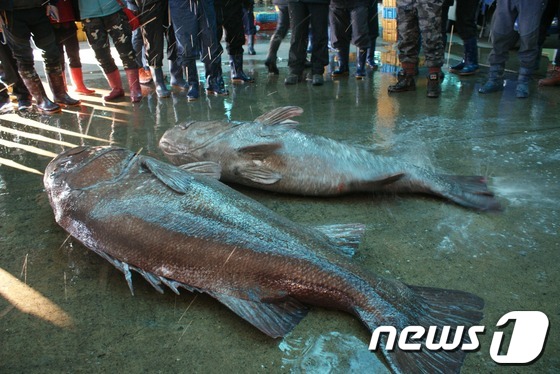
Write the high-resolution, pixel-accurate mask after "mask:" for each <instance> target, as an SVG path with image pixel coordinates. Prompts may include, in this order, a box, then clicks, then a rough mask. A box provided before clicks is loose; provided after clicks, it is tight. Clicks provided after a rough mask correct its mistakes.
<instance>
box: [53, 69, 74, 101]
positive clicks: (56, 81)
mask: <svg viewBox="0 0 560 374" xmlns="http://www.w3.org/2000/svg"><path fill="white" fill-rule="evenodd" d="M47 80H48V81H49V86H51V91H52V93H53V98H54V102H55V103H58V104H64V105H68V106H77V105H80V103H81V101H80V100H76V99H72V98H71V97H70V96H68V92H67V91H66V82H65V80H64V76H63V71H62V69H61V68H58V69H54V70H52V71H49V72H47Z"/></svg>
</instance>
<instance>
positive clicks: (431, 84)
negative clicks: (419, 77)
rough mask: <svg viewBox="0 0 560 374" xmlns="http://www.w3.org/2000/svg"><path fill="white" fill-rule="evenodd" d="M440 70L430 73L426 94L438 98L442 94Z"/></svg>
mask: <svg viewBox="0 0 560 374" xmlns="http://www.w3.org/2000/svg"><path fill="white" fill-rule="evenodd" d="M440 78H441V76H440V72H439V71H438V72H432V73H430V74H428V84H427V91H426V96H428V97H431V98H438V97H439V95H440V94H441V80H440Z"/></svg>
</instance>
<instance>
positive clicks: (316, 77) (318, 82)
mask: <svg viewBox="0 0 560 374" xmlns="http://www.w3.org/2000/svg"><path fill="white" fill-rule="evenodd" d="M324 83H325V80H324V79H323V76H322V75H321V74H313V77H312V78H311V84H312V85H314V86H322V85H323V84H324Z"/></svg>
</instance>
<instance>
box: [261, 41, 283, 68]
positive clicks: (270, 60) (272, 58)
mask: <svg viewBox="0 0 560 374" xmlns="http://www.w3.org/2000/svg"><path fill="white" fill-rule="evenodd" d="M280 43H282V39H279V38H272V39H270V45H269V46H268V55H267V56H266V60H265V61H264V65H265V66H266V67H267V68H268V74H274V75H278V74H280V71H279V70H278V66H277V65H276V60H277V59H278V56H277V53H278V49H279V48H280Z"/></svg>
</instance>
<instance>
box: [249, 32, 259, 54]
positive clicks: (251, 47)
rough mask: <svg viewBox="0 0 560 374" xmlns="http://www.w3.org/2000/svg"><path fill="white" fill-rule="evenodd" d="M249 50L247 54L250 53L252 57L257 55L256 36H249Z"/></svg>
mask: <svg viewBox="0 0 560 374" xmlns="http://www.w3.org/2000/svg"><path fill="white" fill-rule="evenodd" d="M247 49H248V51H247V53H249V54H250V55H251V56H254V55H256V54H257V52H255V35H248V38H247Z"/></svg>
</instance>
